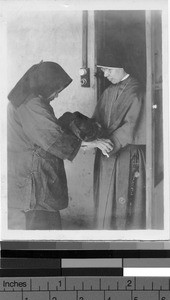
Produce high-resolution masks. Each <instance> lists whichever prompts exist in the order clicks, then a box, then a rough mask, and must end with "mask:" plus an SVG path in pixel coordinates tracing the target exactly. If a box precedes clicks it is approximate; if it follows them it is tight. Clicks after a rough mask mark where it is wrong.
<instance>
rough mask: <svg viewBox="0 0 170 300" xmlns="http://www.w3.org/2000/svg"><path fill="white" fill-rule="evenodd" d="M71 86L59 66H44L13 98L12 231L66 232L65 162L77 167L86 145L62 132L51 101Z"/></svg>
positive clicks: (24, 81)
mask: <svg viewBox="0 0 170 300" xmlns="http://www.w3.org/2000/svg"><path fill="white" fill-rule="evenodd" d="M71 81H72V79H71V78H70V77H69V75H68V74H67V73H66V72H65V71H64V70H63V69H62V67H61V66H60V65H58V64H57V63H54V62H41V63H39V64H36V65H33V66H32V67H31V68H30V69H29V70H28V71H27V72H26V73H25V75H24V76H23V77H22V78H21V79H20V80H19V82H18V83H17V84H16V86H15V87H14V88H13V89H12V91H11V92H10V94H9V95H8V99H9V100H10V102H9V103H8V229H29V230H33V229H46V230H47V229H61V219H60V213H59V210H61V209H64V208H66V207H67V206H68V189H67V180H66V174H65V169H64V163H63V160H64V159H68V160H70V161H72V160H73V159H74V157H75V156H76V154H77V152H78V151H79V149H80V146H81V145H82V141H81V139H79V138H78V137H76V136H75V135H74V134H72V133H71V132H69V133H68V132H66V131H65V130H64V129H63V128H62V126H61V125H60V122H59V120H58V119H56V117H55V115H54V112H53V108H52V106H51V105H50V101H52V100H53V99H54V98H56V97H57V96H58V93H59V92H61V91H62V90H63V89H64V88H66V87H67V86H68V85H69V84H70V83H71ZM97 143H98V144H99V142H97ZM91 144H92V146H94V147H97V145H96V144H95V143H94V142H93V143H91ZM98 146H99V147H100V145H98ZM102 147H105V144H102ZM100 149H101V147H100Z"/></svg>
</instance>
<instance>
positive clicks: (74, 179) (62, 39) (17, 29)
mask: <svg viewBox="0 0 170 300" xmlns="http://www.w3.org/2000/svg"><path fill="white" fill-rule="evenodd" d="M93 35H94V30H93V13H92V12H91V13H90V15H89V37H88V38H89V58H88V64H89V67H90V68H91V69H90V71H91V87H90V88H81V86H80V77H79V69H80V68H81V66H82V65H81V64H82V56H81V53H82V48H81V46H82V12H81V11H57V12H22V13H21V12H19V11H18V12H17V14H15V15H10V17H9V19H8V34H7V37H8V40H7V43H8V44H7V49H8V54H7V55H8V57H7V64H8V65H7V69H8V91H10V89H11V88H12V87H13V86H14V85H15V84H16V82H17V80H19V79H20V77H21V76H22V75H23V74H24V73H25V72H26V71H27V69H28V68H29V67H30V66H31V65H33V64H34V63H38V62H40V61H41V60H44V61H45V60H48V61H55V62H58V63H59V64H60V65H61V66H62V67H63V68H64V69H65V70H66V72H68V74H69V75H70V76H71V78H72V79H73V82H72V83H71V84H70V85H69V86H68V87H67V88H66V89H65V90H64V91H63V92H62V93H61V94H60V95H59V98H58V99H56V100H55V101H54V103H53V108H54V111H55V114H56V116H57V117H59V116H61V115H62V114H63V113H64V112H65V111H71V112H74V111H76V110H78V111H80V112H82V113H84V114H86V115H88V116H91V115H92V113H93V110H94V107H95V82H94V76H93V74H94V50H93V48H94V47H93V44H94V42H93V41H94V36H93ZM93 159H94V153H93V152H88V153H84V152H83V151H82V150H80V152H79V153H78V155H77V157H76V158H75V160H74V161H73V162H69V161H65V168H66V172H67V178H68V187H69V197H70V202H69V207H68V208H67V209H65V210H63V211H62V212H61V213H62V218H63V228H64V229H73V228H74V229H88V228H90V226H91V224H92V212H93V199H92V184H93V182H92V179H93V177H92V174H93Z"/></svg>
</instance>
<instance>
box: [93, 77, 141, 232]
mask: <svg viewBox="0 0 170 300" xmlns="http://www.w3.org/2000/svg"><path fill="white" fill-rule="evenodd" d="M143 99H144V97H143V93H142V91H141V90H140V86H139V84H138V82H137V81H136V80H135V79H133V78H132V77H130V76H129V77H128V78H127V79H125V80H124V81H122V82H120V83H119V84H117V85H113V84H111V85H110V86H109V87H108V88H107V89H106V90H105V91H104V93H103V95H102V97H101V99H100V100H99V102H98V104H97V106H96V109H95V112H94V115H93V117H94V118H95V119H96V121H98V122H99V123H100V124H101V125H102V127H103V128H104V129H105V136H104V137H105V138H109V139H110V140H111V141H112V142H113V144H114V148H113V150H112V151H111V152H110V153H109V158H107V157H106V156H104V155H103V154H102V152H101V151H100V150H97V152H96V157H95V164H94V201H95V223H96V224H95V226H96V229H119V230H124V229H142V228H145V207H146V203H145V200H146V195H145V145H144V142H143V140H142V138H141V139H140V136H139V135H138V133H139V127H140V122H141V114H142V113H144V110H143V105H144V103H143ZM140 134H141V133H140ZM143 135H144V129H143Z"/></svg>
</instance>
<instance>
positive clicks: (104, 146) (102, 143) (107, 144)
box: [81, 139, 113, 157]
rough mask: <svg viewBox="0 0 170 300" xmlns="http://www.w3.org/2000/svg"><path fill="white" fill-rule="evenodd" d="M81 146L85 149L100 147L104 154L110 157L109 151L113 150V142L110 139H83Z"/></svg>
mask: <svg viewBox="0 0 170 300" xmlns="http://www.w3.org/2000/svg"><path fill="white" fill-rule="evenodd" d="M81 147H82V148H83V149H85V150H86V149H87V150H89V149H94V148H98V149H100V150H101V151H102V153H103V155H106V156H107V157H109V154H108V153H109V152H110V151H111V150H113V143H112V142H111V141H110V140H109V139H97V140H94V141H91V142H85V141H82V144H81Z"/></svg>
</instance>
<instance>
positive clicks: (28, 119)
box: [17, 98, 81, 160]
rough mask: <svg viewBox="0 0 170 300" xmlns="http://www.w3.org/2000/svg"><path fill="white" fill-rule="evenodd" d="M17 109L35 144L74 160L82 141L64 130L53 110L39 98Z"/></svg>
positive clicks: (56, 154)
mask: <svg viewBox="0 0 170 300" xmlns="http://www.w3.org/2000/svg"><path fill="white" fill-rule="evenodd" d="M17 111H18V115H19V119H20V122H21V125H22V128H23V130H24V133H25V135H26V136H27V137H28V138H29V139H30V141H31V142H32V143H33V144H36V145H38V146H40V147H41V148H42V149H43V150H45V151H47V152H49V153H51V154H53V155H55V156H56V157H59V158H61V159H69V160H73V158H74V157H75V156H76V154H77V152H78V150H79V148H80V146H81V141H80V140H79V139H78V138H77V137H76V136H74V135H72V134H67V133H65V132H64V130H63V129H62V128H61V126H60V125H59V124H58V122H57V119H56V118H55V116H54V114H53V113H52V111H50V110H49V109H48V107H47V106H46V105H43V104H42V102H41V100H40V99H39V98H34V99H32V100H30V101H28V102H27V103H26V104H25V103H23V104H22V105H20V107H19V108H18V109H17Z"/></svg>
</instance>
